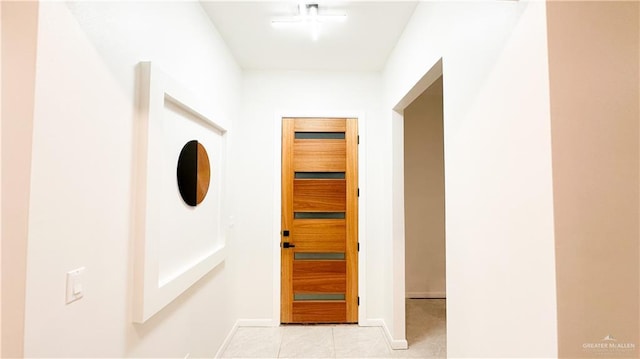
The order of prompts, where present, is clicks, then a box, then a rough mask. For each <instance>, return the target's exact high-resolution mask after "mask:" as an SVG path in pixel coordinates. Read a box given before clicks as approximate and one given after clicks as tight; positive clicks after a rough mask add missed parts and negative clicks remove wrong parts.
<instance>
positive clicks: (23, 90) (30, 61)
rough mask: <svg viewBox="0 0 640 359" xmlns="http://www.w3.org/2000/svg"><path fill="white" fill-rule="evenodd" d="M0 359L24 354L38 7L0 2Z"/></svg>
mask: <svg viewBox="0 0 640 359" xmlns="http://www.w3.org/2000/svg"><path fill="white" fill-rule="evenodd" d="M0 7H1V8H2V10H3V17H2V21H1V23H2V26H1V27H2V29H3V34H2V51H3V53H2V71H0V72H2V75H3V78H2V88H3V93H2V101H1V102H2V116H1V117H2V136H3V137H2V154H3V157H2V175H3V176H2V181H1V182H2V186H1V187H2V192H3V197H2V221H1V222H2V224H3V225H2V232H1V233H2V270H1V271H0V272H1V273H2V300H1V301H0V303H2V308H1V309H0V312H2V314H3V315H2V336H1V337H0V338H1V339H0V340H1V341H2V342H3V343H4V344H3V345H2V351H1V352H0V356H2V357H20V356H22V354H23V347H24V345H23V344H24V343H23V332H24V313H25V306H24V300H25V278H26V273H27V268H26V267H27V236H28V232H29V223H28V220H29V195H30V188H29V177H30V174H31V153H32V151H31V144H32V132H33V103H34V89H35V73H36V44H37V32H38V3H37V2H14V1H12V2H7V1H4V2H2V4H1V6H0Z"/></svg>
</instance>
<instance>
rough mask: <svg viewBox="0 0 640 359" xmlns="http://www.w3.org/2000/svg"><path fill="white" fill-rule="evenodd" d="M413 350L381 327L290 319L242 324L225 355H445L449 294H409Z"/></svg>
mask: <svg viewBox="0 0 640 359" xmlns="http://www.w3.org/2000/svg"><path fill="white" fill-rule="evenodd" d="M407 341H408V342H409V349H408V350H391V348H390V347H389V345H388V344H387V341H386V340H385V337H384V333H383V331H382V329H381V328H379V327H359V326H357V325H287V326H280V327H277V328H257V327H242V328H238V330H237V331H236V333H235V334H234V336H233V337H232V338H231V341H230V342H229V345H228V346H227V348H226V350H225V351H224V353H223V354H222V358H264V359H272V358H445V357H446V356H447V351H446V347H447V343H446V341H447V338H446V303H445V300H444V299H408V300H407Z"/></svg>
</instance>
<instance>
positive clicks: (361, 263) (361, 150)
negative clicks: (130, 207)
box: [271, 110, 377, 326]
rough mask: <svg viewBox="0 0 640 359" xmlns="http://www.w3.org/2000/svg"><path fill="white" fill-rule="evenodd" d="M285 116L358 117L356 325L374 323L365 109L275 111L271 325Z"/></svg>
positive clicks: (276, 294)
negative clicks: (370, 300) (369, 292)
mask: <svg viewBox="0 0 640 359" xmlns="http://www.w3.org/2000/svg"><path fill="white" fill-rule="evenodd" d="M286 117H293V118H299V117H322V118H357V119H358V133H359V135H360V145H359V147H358V187H359V188H360V193H361V194H360V198H359V202H358V208H359V210H358V241H359V243H360V252H359V253H358V296H359V297H360V305H359V306H358V325H360V326H370V325H377V324H375V323H369V322H370V321H369V320H368V318H367V315H366V313H367V311H366V307H367V297H366V293H367V291H366V283H367V282H366V278H367V275H366V268H367V266H366V263H367V255H366V253H367V236H366V226H365V224H366V223H367V222H366V208H367V207H366V197H367V196H366V193H367V192H366V188H367V186H366V178H367V177H366V173H367V171H366V169H367V162H366V158H367V156H366V144H367V141H366V138H367V136H366V133H367V132H366V120H365V115H364V111H331V110H329V111H278V112H277V113H276V114H275V115H274V119H273V121H274V126H273V128H274V132H273V143H274V146H273V155H274V166H273V230H272V235H273V237H272V238H271V244H272V248H273V252H272V253H273V254H272V258H273V314H272V324H273V326H278V325H280V288H281V287H280V284H281V282H280V280H281V277H280V268H281V262H280V251H281V248H280V242H281V240H282V238H281V236H280V227H281V223H282V221H281V212H282V209H281V204H282V188H281V183H282V155H281V153H282V119H283V118H286Z"/></svg>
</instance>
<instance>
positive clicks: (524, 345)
mask: <svg viewBox="0 0 640 359" xmlns="http://www.w3.org/2000/svg"><path fill="white" fill-rule="evenodd" d="M440 58H442V64H443V75H444V134H445V171H446V173H445V188H446V223H447V225H446V233H447V246H446V251H447V255H446V261H447V346H448V348H447V354H448V356H450V357H553V356H555V355H557V342H556V341H557V338H556V332H557V330H556V306H555V298H556V292H555V272H554V236H553V198H552V183H551V148H550V128H549V127H550V118H549V92H548V91H549V90H548V88H549V78H548V63H547V43H546V23H545V3H544V2H525V1H520V2H505V1H496V2H428V3H427V2H425V3H420V4H419V5H418V7H417V8H416V11H415V13H414V15H413V17H412V19H411V21H410V23H409V24H408V25H407V28H406V29H405V32H404V34H403V36H402V38H401V39H400V41H399V43H398V44H397V46H396V48H395V50H394V52H393V53H392V55H391V57H390V59H389V62H388V64H387V67H386V69H385V71H384V80H385V93H386V96H385V106H386V107H385V110H388V109H390V108H392V107H394V106H395V105H396V104H397V103H398V102H399V101H400V100H401V99H402V98H403V96H405V94H407V93H408V92H409V90H411V88H412V87H413V86H414V84H415V83H416V82H417V81H418V80H419V79H420V78H422V76H423V75H424V74H425V73H426V72H427V71H428V70H429V69H430V68H431V67H432V66H433V65H434V64H436V62H437V61H438V60H439V59H440ZM388 118H389V119H390V122H392V128H393V131H394V134H393V136H394V138H396V140H397V141H394V142H393V147H388V148H385V150H388V151H392V152H394V153H400V154H401V153H402V141H401V131H402V117H401V116H400V115H392V114H391V113H388ZM398 132H399V133H400V135H398V134H397V133H398ZM398 136H400V138H398ZM398 157H399V158H398ZM401 158H402V157H401V156H397V155H394V159H395V160H396V161H398V160H401ZM390 168H402V166H401V164H397V163H395V162H394V163H392V167H390ZM393 185H394V187H393V194H394V198H393V203H394V209H393V210H394V213H393V218H394V226H393V228H394V243H402V242H403V241H402V240H401V239H398V238H397V237H400V236H403V223H402V221H403V208H402V198H397V197H398V196H401V195H402V191H401V190H400V189H401V188H402V181H399V180H397V179H394V181H393ZM402 247H403V246H402V245H393V246H389V247H388V251H389V252H390V253H394V254H392V255H390V257H391V258H392V260H394V263H393V271H394V273H396V277H394V278H393V279H392V281H391V283H386V284H385V285H386V286H387V287H388V288H393V290H394V291H393V292H390V293H388V294H387V297H386V299H385V300H386V302H387V303H391V305H392V307H391V308H390V309H387V311H386V315H387V317H385V320H386V321H387V322H391V323H392V325H391V327H392V334H393V336H394V337H395V338H397V339H400V338H403V337H404V316H403V312H404V306H403V304H402V303H401V301H402V298H403V296H404V285H403V284H399V283H397V282H398V280H402V277H397V274H398V273H402V272H403V270H404V261H403V258H402V257H401V256H399V255H397V254H396V252H397V251H404V248H402Z"/></svg>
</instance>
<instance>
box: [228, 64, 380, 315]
mask: <svg viewBox="0 0 640 359" xmlns="http://www.w3.org/2000/svg"><path fill="white" fill-rule="evenodd" d="M243 91H244V92H243V93H244V96H243V103H242V110H243V112H242V117H241V120H240V121H238V122H237V123H236V124H235V130H236V136H235V138H234V142H233V145H232V157H231V160H230V163H231V169H230V170H231V171H232V172H233V173H235V174H237V176H236V177H235V178H234V179H233V181H232V183H233V186H234V187H233V198H234V201H233V208H232V216H233V217H234V238H235V239H234V240H235V243H233V244H232V246H233V248H235V249H234V250H237V251H241V252H239V253H241V255H238V256H236V257H235V259H234V260H233V263H232V262H229V263H228V264H229V265H232V266H233V268H234V271H235V270H237V271H238V273H239V277H238V281H237V282H236V290H237V292H238V293H239V296H238V298H236V301H237V303H238V306H239V315H240V318H246V319H252V320H255V319H260V320H263V322H264V323H279V322H280V318H279V316H277V315H276V312H277V311H278V310H279V309H278V308H279V304H280V303H279V297H278V298H277V299H276V300H275V301H274V295H275V292H276V291H279V286H278V284H277V283H279V278H280V269H279V268H280V267H279V263H273V259H274V257H278V258H279V243H280V237H279V233H280V230H281V229H280V208H279V203H280V198H279V197H278V194H279V193H280V182H279V181H280V152H279V146H280V138H281V132H280V128H281V127H280V120H281V117H282V116H303V117H304V116H356V117H361V118H360V119H359V126H360V128H359V131H360V146H359V151H360V153H359V154H360V162H359V167H360V168H359V171H360V175H359V178H360V190H361V191H360V192H361V196H360V209H359V210H360V215H361V222H360V223H361V224H362V223H363V222H362V220H363V219H364V218H366V222H365V223H364V225H361V227H360V242H361V251H360V253H361V257H362V253H366V255H367V262H366V266H367V267H366V273H367V278H368V280H367V281H366V282H362V283H361V288H362V287H364V286H365V285H366V290H367V292H366V294H365V295H362V296H361V306H365V307H366V310H367V318H361V319H365V320H366V319H369V318H381V317H382V311H383V309H382V308H384V303H382V302H381V300H382V299H383V298H384V295H383V293H382V291H383V288H382V287H381V286H380V285H379V283H380V281H379V278H380V277H382V276H384V275H386V273H385V268H388V267H386V266H385V264H383V263H381V262H380V261H381V260H383V259H384V253H383V247H384V242H385V241H387V240H388V238H389V235H388V234H389V225H390V221H389V218H390V213H389V212H388V208H389V203H388V198H387V197H386V196H385V191H387V188H388V186H389V184H388V183H386V182H384V176H382V175H381V173H383V172H384V171H387V170H388V167H386V163H388V161H389V153H388V152H385V151H384V149H385V148H387V146H386V145H384V143H387V142H388V141H389V139H388V136H387V135H386V134H385V131H386V128H385V126H386V124H385V122H384V121H382V116H381V102H382V101H381V96H382V88H381V77H380V74H378V73H367V72H362V73H351V72H302V71H277V72H270V71H264V72H263V71H245V73H244V83H243ZM363 263H364V262H363ZM363 263H361V265H362V264H363ZM247 283H251V285H247Z"/></svg>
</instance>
